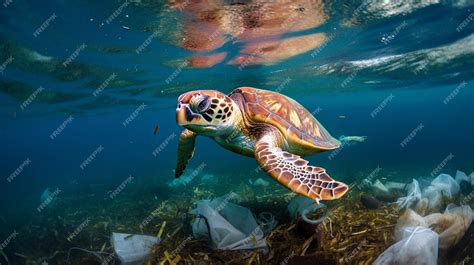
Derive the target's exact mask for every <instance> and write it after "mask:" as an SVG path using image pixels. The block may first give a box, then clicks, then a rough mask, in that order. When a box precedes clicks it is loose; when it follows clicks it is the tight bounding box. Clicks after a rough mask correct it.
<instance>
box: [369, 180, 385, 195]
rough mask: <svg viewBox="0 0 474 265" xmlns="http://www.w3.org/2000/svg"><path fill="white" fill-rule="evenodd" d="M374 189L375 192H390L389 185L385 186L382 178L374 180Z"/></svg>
mask: <svg viewBox="0 0 474 265" xmlns="http://www.w3.org/2000/svg"><path fill="white" fill-rule="evenodd" d="M372 190H373V191H374V192H375V193H381V194H384V193H389V191H388V189H387V187H385V185H383V184H382V182H380V180H378V179H377V180H376V181H375V182H374V184H372Z"/></svg>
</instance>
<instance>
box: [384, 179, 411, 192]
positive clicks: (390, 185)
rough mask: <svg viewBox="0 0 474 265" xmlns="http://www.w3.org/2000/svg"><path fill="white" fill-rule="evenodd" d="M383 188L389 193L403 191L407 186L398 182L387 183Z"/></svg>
mask: <svg viewBox="0 0 474 265" xmlns="http://www.w3.org/2000/svg"><path fill="white" fill-rule="evenodd" d="M385 187H386V188H387V189H388V190H389V191H391V190H405V189H406V188H407V184H405V183H400V182H393V181H389V182H387V183H385Z"/></svg>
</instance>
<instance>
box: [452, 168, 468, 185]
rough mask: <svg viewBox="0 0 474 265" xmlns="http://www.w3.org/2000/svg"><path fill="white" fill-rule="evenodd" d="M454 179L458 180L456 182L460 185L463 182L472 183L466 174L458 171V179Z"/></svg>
mask: <svg viewBox="0 0 474 265" xmlns="http://www.w3.org/2000/svg"><path fill="white" fill-rule="evenodd" d="M454 179H455V180H456V182H457V183H458V184H461V182H463V181H466V182H469V183H470V182H471V179H470V178H469V177H468V176H467V175H466V173H464V172H462V171H460V170H458V171H456V177H454Z"/></svg>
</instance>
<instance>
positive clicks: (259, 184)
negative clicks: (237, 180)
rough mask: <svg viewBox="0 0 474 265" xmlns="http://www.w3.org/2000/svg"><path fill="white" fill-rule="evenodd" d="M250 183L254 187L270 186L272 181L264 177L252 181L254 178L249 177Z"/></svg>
mask: <svg viewBox="0 0 474 265" xmlns="http://www.w3.org/2000/svg"><path fill="white" fill-rule="evenodd" d="M249 183H250V185H252V186H254V187H268V185H270V182H268V181H266V180H264V179H262V178H258V179H256V180H255V181H253V182H252V180H250V179H249Z"/></svg>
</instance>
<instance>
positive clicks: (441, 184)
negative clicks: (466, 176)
mask: <svg viewBox="0 0 474 265" xmlns="http://www.w3.org/2000/svg"><path fill="white" fill-rule="evenodd" d="M430 186H433V187H436V188H437V189H438V190H439V191H440V192H441V193H442V194H443V195H445V196H447V197H448V198H453V197H454V196H455V195H456V194H458V192H459V184H458V183H457V182H456V180H454V179H453V178H452V177H451V176H450V175H448V174H440V175H439V176H437V177H436V178H435V179H434V180H433V181H432V182H431V184H430Z"/></svg>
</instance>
